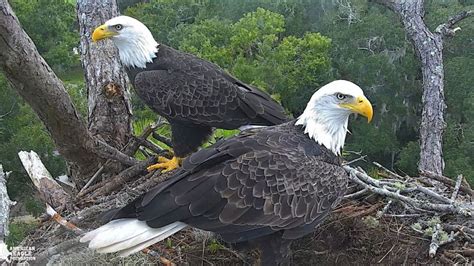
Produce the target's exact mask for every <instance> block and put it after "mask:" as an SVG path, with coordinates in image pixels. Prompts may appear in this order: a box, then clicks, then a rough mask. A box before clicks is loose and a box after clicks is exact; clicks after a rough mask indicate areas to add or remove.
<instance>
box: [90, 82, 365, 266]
mask: <svg viewBox="0 0 474 266" xmlns="http://www.w3.org/2000/svg"><path fill="white" fill-rule="evenodd" d="M351 113H358V114H362V115H363V116H366V117H367V119H368V120H369V122H370V120H371V119H372V105H371V104H370V102H369V101H368V100H367V98H366V97H365V96H364V94H363V92H362V90H361V89H360V88H359V87H358V86H357V85H355V84H354V83H351V82H349V81H343V80H339V81H334V82H331V83H329V84H327V85H325V86H324V87H322V88H321V89H319V90H318V91H317V92H315V93H314V95H313V96H312V97H311V100H310V101H309V102H308V104H307V106H306V109H305V110H304V112H303V114H302V115H301V116H300V117H299V118H298V119H296V120H293V121H289V122H286V123H283V124H281V125H276V126H271V127H264V128H258V129H250V130H245V131H242V132H241V133H240V134H239V135H237V136H234V137H232V138H229V139H226V140H221V141H219V142H217V143H215V144H214V145H212V146H210V147H209V148H206V149H202V150H200V151H198V152H196V153H194V154H192V155H191V156H189V157H188V158H187V159H186V160H185V161H184V163H183V167H182V168H181V169H180V170H178V171H177V172H176V173H175V174H174V175H173V176H172V177H171V178H170V179H168V180H167V181H165V182H164V183H161V184H159V185H157V186H156V187H155V188H153V189H151V190H150V191H148V192H147V193H145V194H144V195H142V196H140V197H138V198H137V199H136V200H134V201H133V202H131V203H129V204H128V205H127V206H125V207H124V208H122V209H120V210H119V211H118V212H117V213H115V216H114V220H112V221H111V222H109V223H107V224H105V225H103V226H102V227H99V228H98V229H96V230H94V231H92V232H89V233H87V234H86V235H85V236H84V237H83V238H82V239H81V241H82V242H88V241H90V243H89V247H90V248H93V249H97V251H98V252H116V251H118V252H120V254H121V255H122V256H126V255H129V254H131V253H134V252H137V251H139V250H141V249H143V248H145V247H147V246H149V245H151V244H153V243H156V242H158V241H161V240H163V239H165V238H167V237H169V236H171V235H172V234H174V233H176V232H178V231H180V230H181V229H183V228H185V227H187V226H192V227H196V228H200V229H203V230H207V231H212V232H215V233H217V234H218V235H219V236H220V237H221V238H222V239H223V240H224V241H226V242H230V243H242V242H245V243H248V244H252V246H254V245H257V246H259V247H260V248H261V250H262V263H263V264H264V265H266V264H268V265H275V264H278V263H283V262H287V261H288V259H289V247H290V243H291V241H292V240H294V239H297V238H300V237H302V236H304V235H306V234H308V233H311V232H313V231H314V230H315V228H316V227H317V226H318V225H319V224H321V222H322V221H323V220H324V219H325V218H326V216H327V215H328V214H329V213H330V212H331V210H332V209H333V208H334V207H335V206H336V205H337V204H338V203H339V202H340V200H341V198H342V196H343V195H344V193H345V190H346V186H347V174H346V172H345V171H344V169H343V168H342V167H341V160H340V157H339V154H340V151H341V148H342V147H343V145H344V141H345V137H346V132H347V124H348V118H349V115H350V114H351Z"/></svg>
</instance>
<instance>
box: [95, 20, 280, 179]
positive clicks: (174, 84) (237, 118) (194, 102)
mask: <svg viewBox="0 0 474 266" xmlns="http://www.w3.org/2000/svg"><path fill="white" fill-rule="evenodd" d="M106 38H110V39H111V40H112V41H113V43H114V44H115V46H117V48H118V51H119V55H120V59H121V61H122V63H123V64H124V66H125V67H126V70H127V72H128V76H129V78H130V81H131V82H132V84H133V87H134V88H135V90H136V92H137V94H138V96H139V97H140V98H141V99H142V100H143V101H144V102H145V103H146V104H147V105H148V106H149V107H150V108H151V109H152V110H154V111H155V112H157V113H158V114H160V115H161V116H163V117H165V118H166V119H167V120H168V121H169V123H170V125H171V132H172V144H173V149H174V154H175V157H173V159H171V160H168V159H166V158H164V157H159V158H158V162H159V163H158V164H156V165H154V166H151V167H149V170H152V169H155V168H165V171H169V170H172V169H174V168H176V167H178V166H179V163H180V162H181V158H183V157H186V156H187V155H189V154H190V153H192V152H194V151H196V150H197V149H198V148H199V146H200V145H201V144H202V143H203V142H204V141H205V140H206V139H208V137H209V136H210V135H211V133H212V129H213V128H223V129H237V128H240V127H243V126H246V125H264V126H268V125H277V124H281V123H283V122H285V121H288V118H287V116H286V115H285V113H284V110H283V108H282V107H281V106H280V105H279V104H278V103H277V102H276V101H274V100H273V99H272V98H271V97H270V96H269V95H268V94H266V93H265V92H263V91H260V90H259V89H257V88H255V87H252V86H250V85H247V84H245V83H243V82H242V81H240V80H238V79H236V78H234V77H232V76H231V75H229V74H227V73H226V72H225V71H224V70H222V69H221V68H220V67H218V66H217V65H215V64H213V63H210V62H207V61H205V60H202V59H200V58H198V57H196V56H193V55H191V54H188V53H184V52H181V51H177V50H175V49H173V48H171V47H168V46H166V45H163V44H158V43H157V42H156V41H155V39H154V38H153V36H152V34H151V32H150V31H149V30H148V28H147V27H146V26H145V25H143V24H142V23H141V22H140V21H138V20H136V19H134V18H131V17H127V16H119V17H115V18H112V19H110V20H109V21H107V22H106V23H105V24H104V25H102V26H99V27H98V28H96V29H95V30H94V32H93V34H92V39H93V41H99V40H102V39H106Z"/></svg>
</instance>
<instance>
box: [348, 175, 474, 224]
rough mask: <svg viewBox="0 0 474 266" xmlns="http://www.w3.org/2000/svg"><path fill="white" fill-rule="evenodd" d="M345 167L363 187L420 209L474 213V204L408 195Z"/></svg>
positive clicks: (352, 178)
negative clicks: (443, 202)
mask: <svg viewBox="0 0 474 266" xmlns="http://www.w3.org/2000/svg"><path fill="white" fill-rule="evenodd" d="M344 169H345V170H346V172H348V173H349V176H350V177H351V180H352V181H354V182H355V183H357V184H359V185H361V186H362V187H364V188H367V189H369V190H370V191H372V192H374V193H376V194H379V195H382V196H385V197H389V198H392V199H396V200H399V201H401V202H404V203H406V204H408V205H410V206H413V207H415V208H417V209H419V210H423V211H427V212H441V213H452V214H458V215H462V216H465V217H471V216H472V214H473V213H474V206H470V205H468V206H459V205H457V204H437V203H431V202H427V201H422V200H418V199H415V198H411V197H407V196H404V195H401V194H398V193H396V192H393V191H390V190H388V189H387V187H386V186H382V185H381V182H380V181H378V180H375V179H373V178H372V177H370V176H368V175H367V174H364V173H362V172H360V171H358V170H356V169H354V168H352V167H350V166H344ZM433 193H435V192H433Z"/></svg>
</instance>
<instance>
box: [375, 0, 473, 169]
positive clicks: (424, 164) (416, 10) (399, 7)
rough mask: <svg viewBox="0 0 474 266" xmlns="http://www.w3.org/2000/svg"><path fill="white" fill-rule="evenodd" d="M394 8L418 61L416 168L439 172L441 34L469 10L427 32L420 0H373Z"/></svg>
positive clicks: (443, 106) (441, 162)
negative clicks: (419, 96) (419, 107)
mask: <svg viewBox="0 0 474 266" xmlns="http://www.w3.org/2000/svg"><path fill="white" fill-rule="evenodd" d="M376 2H378V3H380V4H382V5H385V6H386V7H388V8H389V9H391V10H392V11H393V12H395V13H396V14H397V15H398V16H399V17H400V19H401V22H402V23H403V26H404V28H405V31H406V33H407V36H408V37H409V39H410V41H411V42H412V43H413V46H414V48H415V52H416V54H417V56H418V58H419V59H420V62H421V71H422V75H423V95H422V99H421V101H422V106H423V111H422V115H421V125H420V162H419V164H418V170H419V171H420V172H424V171H428V172H433V173H435V174H438V175H441V174H442V173H443V170H444V160H443V147H442V144H443V132H444V129H445V126H446V124H445V121H444V111H445V109H446V104H445V99H444V69H443V38H444V37H445V36H448V35H450V34H452V33H454V31H453V30H451V27H453V26H454V24H456V23H457V22H459V21H460V20H462V19H463V18H466V17H467V16H469V15H471V14H472V11H467V12H462V13H460V14H458V15H457V16H455V17H453V18H451V19H450V20H449V21H448V22H447V23H445V24H442V25H440V26H439V27H438V29H437V30H436V31H435V32H431V31H430V30H429V29H428V27H427V26H426V24H425V23H424V21H423V16H424V13H425V12H424V6H423V5H424V1H423V0H412V1H403V0H376Z"/></svg>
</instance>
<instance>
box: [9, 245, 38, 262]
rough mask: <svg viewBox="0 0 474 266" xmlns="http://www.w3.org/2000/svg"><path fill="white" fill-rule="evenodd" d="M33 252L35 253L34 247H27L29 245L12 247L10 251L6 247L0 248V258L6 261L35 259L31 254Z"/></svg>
mask: <svg viewBox="0 0 474 266" xmlns="http://www.w3.org/2000/svg"><path fill="white" fill-rule="evenodd" d="M34 253H35V247H29V246H18V247H13V248H12V249H11V251H9V250H7V249H5V250H0V260H5V261H7V262H12V261H18V262H25V261H34V260H35V259H36V258H35V256H33V254H34Z"/></svg>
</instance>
